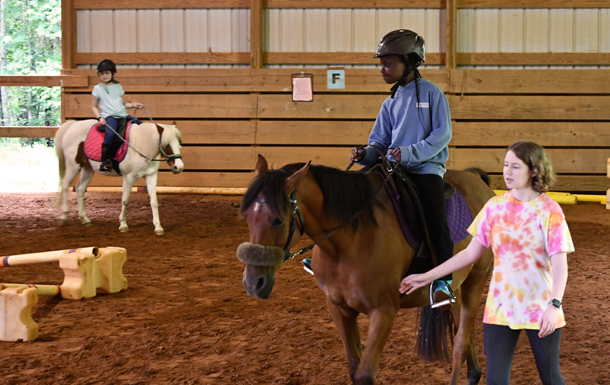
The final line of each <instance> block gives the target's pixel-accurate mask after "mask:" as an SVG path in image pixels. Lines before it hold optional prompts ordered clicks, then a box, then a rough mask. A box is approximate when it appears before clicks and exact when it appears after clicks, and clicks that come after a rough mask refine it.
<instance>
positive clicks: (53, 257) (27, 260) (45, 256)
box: [0, 246, 99, 267]
mask: <svg viewBox="0 0 610 385" xmlns="http://www.w3.org/2000/svg"><path fill="white" fill-rule="evenodd" d="M74 253H89V254H93V255H94V256H96V257H97V256H98V255H99V249H98V248H97V247H95V246H93V247H85V248H81V249H67V250H55V251H45V252H43V253H31V254H19V255H9V256H5V257H0V267H9V266H17V265H29V264H32V263H47V262H57V261H59V259H60V258H61V256H62V255H65V254H74Z"/></svg>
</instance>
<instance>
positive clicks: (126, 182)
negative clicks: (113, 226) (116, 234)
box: [119, 175, 136, 232]
mask: <svg viewBox="0 0 610 385" xmlns="http://www.w3.org/2000/svg"><path fill="white" fill-rule="evenodd" d="M135 181H136V180H135V178H133V177H131V176H130V175H125V176H123V197H122V198H121V214H119V223H120V225H119V231H122V232H125V231H129V226H127V206H129V197H130V196H131V187H132V186H133V183H134V182H135Z"/></svg>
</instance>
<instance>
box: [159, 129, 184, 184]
mask: <svg viewBox="0 0 610 385" xmlns="http://www.w3.org/2000/svg"><path fill="white" fill-rule="evenodd" d="M157 130H158V131H159V138H160V140H159V151H160V152H161V155H163V156H164V157H165V161H166V162H167V164H168V165H169V167H170V168H171V170H172V172H173V173H174V174H180V173H181V172H182V170H184V162H182V156H181V155H180V147H181V146H182V136H181V134H180V130H178V128H177V127H176V123H175V122H174V124H171V125H170V124H160V123H157Z"/></svg>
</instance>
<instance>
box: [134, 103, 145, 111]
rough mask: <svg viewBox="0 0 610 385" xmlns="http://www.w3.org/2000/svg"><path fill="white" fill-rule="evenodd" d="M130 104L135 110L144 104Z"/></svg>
mask: <svg viewBox="0 0 610 385" xmlns="http://www.w3.org/2000/svg"><path fill="white" fill-rule="evenodd" d="M131 106H132V107H133V108H135V109H136V110H137V109H139V108H142V107H144V104H142V103H131Z"/></svg>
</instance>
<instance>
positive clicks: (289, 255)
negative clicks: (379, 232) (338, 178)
mask: <svg viewBox="0 0 610 385" xmlns="http://www.w3.org/2000/svg"><path fill="white" fill-rule="evenodd" d="M364 147H366V145H363V146H360V148H364ZM371 148H373V149H375V151H377V153H378V154H379V156H380V157H383V155H382V154H381V151H380V150H379V149H378V148H376V147H375V146H371ZM354 163H355V162H354V161H352V162H351V163H350V164H349V166H347V168H346V169H345V171H346V172H347V171H349V170H350V169H351V168H352V166H353V165H354ZM385 167H386V170H387V172H388V176H387V178H386V179H385V181H384V182H383V183H382V184H381V186H379V188H377V190H376V191H375V193H374V194H373V195H372V196H371V202H370V203H371V204H372V203H373V201H374V200H375V197H376V196H377V194H378V193H379V191H381V190H382V189H383V188H384V187H385V185H386V184H387V183H388V181H389V180H390V178H391V177H392V175H393V174H394V172H395V171H396V169H397V168H398V167H392V165H391V164H390V163H389V162H387V164H386V165H385ZM371 170H372V169H371ZM371 170H369V172H370V171H371ZM296 192H297V190H296V189H295V190H293V191H292V193H291V194H290V199H289V201H290V203H291V204H292V218H291V222H290V231H289V234H288V241H287V242H286V245H285V246H284V262H286V261H287V260H289V259H294V257H296V256H299V255H301V254H304V253H306V252H308V251H310V250H311V249H313V248H314V246H316V245H317V244H319V243H321V242H323V241H325V240H326V239H328V238H330V237H332V236H333V235H334V234H335V233H337V232H338V231H339V230H341V229H343V228H344V227H346V226H347V225H349V224H350V223H352V222H353V221H354V220H355V219H356V218H358V217H359V216H360V214H362V213H363V212H364V210H366V208H367V207H368V204H367V205H364V206H363V207H362V208H361V209H360V210H358V211H357V212H356V213H355V214H354V215H353V216H352V218H351V219H350V220H349V221H346V222H345V223H343V224H342V225H339V226H337V227H335V228H334V229H332V230H330V232H329V233H328V234H326V235H325V236H324V237H323V238H322V239H320V240H318V241H316V242H314V243H313V244H311V245H309V246H307V247H304V248H302V249H300V250H299V251H297V252H294V253H292V252H290V242H291V241H292V238H293V236H294V232H295V229H296V218H295V213H296V214H297V215H298V216H299V221H300V224H301V228H300V231H301V235H303V233H304V232H305V220H304V219H303V216H302V214H301V210H300V209H299V206H298V205H297V199H296Z"/></svg>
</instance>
